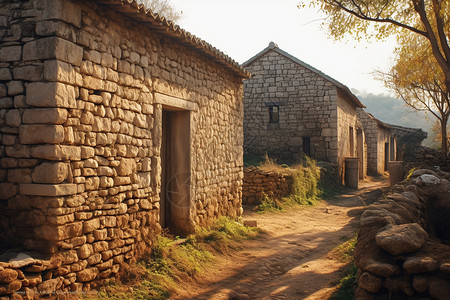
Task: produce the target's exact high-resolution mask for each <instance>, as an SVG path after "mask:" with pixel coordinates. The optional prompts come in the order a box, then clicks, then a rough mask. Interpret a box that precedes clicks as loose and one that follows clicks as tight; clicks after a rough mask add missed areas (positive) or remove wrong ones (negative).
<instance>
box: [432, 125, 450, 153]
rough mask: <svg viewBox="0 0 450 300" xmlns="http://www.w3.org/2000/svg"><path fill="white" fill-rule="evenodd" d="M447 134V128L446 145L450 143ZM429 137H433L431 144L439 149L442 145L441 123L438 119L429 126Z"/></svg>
mask: <svg viewBox="0 0 450 300" xmlns="http://www.w3.org/2000/svg"><path fill="white" fill-rule="evenodd" d="M449 134H450V132H449V131H448V130H447V145H448V144H449V143H450V140H449V139H448V136H449ZM431 137H432V139H433V146H437V147H438V149H440V147H442V146H441V145H442V133H441V124H440V123H439V122H438V121H436V123H434V125H433V127H431ZM441 150H442V149H441Z"/></svg>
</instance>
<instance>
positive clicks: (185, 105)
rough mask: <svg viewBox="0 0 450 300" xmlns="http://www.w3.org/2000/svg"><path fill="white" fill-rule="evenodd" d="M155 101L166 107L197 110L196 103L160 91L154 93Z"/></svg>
mask: <svg viewBox="0 0 450 300" xmlns="http://www.w3.org/2000/svg"><path fill="white" fill-rule="evenodd" d="M155 103H156V104H161V105H162V106H163V108H168V109H174V110H190V111H198V104H197V103H194V102H191V101H188V100H184V99H181V98H177V97H173V96H169V95H164V94H160V93H155Z"/></svg>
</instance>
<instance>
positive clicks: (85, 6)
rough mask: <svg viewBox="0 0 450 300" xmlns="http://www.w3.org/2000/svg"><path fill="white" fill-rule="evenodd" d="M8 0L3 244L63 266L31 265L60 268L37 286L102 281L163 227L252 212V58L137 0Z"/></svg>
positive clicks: (0, 40)
mask: <svg viewBox="0 0 450 300" xmlns="http://www.w3.org/2000/svg"><path fill="white" fill-rule="evenodd" d="M0 4H1V5H0V157H1V158H0V167H1V169H0V249H1V251H2V252H4V251H6V250H7V249H13V248H14V249H19V250H22V251H24V250H33V251H36V252H37V253H38V254H40V255H41V256H42V259H50V262H54V261H57V262H58V263H49V262H48V261H47V260H45V261H43V260H39V261H38V260H35V259H32V260H28V261H27V263H25V265H24V264H19V265H20V267H22V271H23V270H24V269H23V268H27V269H26V270H28V271H27V272H34V273H33V274H32V275H33V276H34V277H33V278H37V277H36V276H41V275H42V274H44V272H45V274H46V277H45V278H47V279H48V278H52V279H51V280H52V281H51V283H46V285H45V287H42V286H41V285H40V283H39V282H41V281H42V280H43V278H42V277H39V278H40V280H38V281H36V280H35V281H33V282H34V283H33V284H31V285H30V284H29V285H28V287H27V288H28V289H30V288H31V290H33V289H38V291H40V290H45V291H46V290H47V288H48V286H51V288H50V289H49V291H50V292H51V291H52V290H53V291H54V290H55V289H56V288H57V289H58V290H61V291H67V290H69V289H71V290H74V291H79V290H80V289H81V288H84V289H89V287H90V282H96V281H98V280H100V279H103V278H106V277H108V276H110V275H111V274H113V273H117V271H118V270H119V268H120V265H121V263H122V262H124V261H129V260H131V259H133V258H135V257H137V255H138V254H140V253H143V252H144V251H145V250H146V249H147V247H148V244H149V243H151V241H152V239H154V238H155V236H156V235H157V234H158V233H159V232H160V231H161V228H164V227H169V228H170V229H171V230H172V231H173V232H174V233H177V234H178V233H181V234H185V233H189V232H192V231H193V230H194V228H195V226H201V225H205V224H208V223H210V222H211V221H212V220H214V219H215V218H216V217H217V216H220V215H227V216H230V217H236V216H239V215H240V214H241V211H242V208H241V197H242V180H243V169H242V167H243V160H242V157H243V150H242V144H243V134H242V131H243V102H242V94H243V88H242V87H243V84H242V81H243V79H244V78H248V76H249V74H248V73H247V72H246V71H245V70H244V69H243V68H242V67H241V66H239V65H238V64H237V63H236V62H234V61H233V60H232V59H231V58H229V57H228V56H226V55H224V54H223V53H222V52H220V51H219V50H217V49H216V48H214V47H212V46H211V45H209V44H207V43H206V42H204V41H203V40H200V39H199V38H197V37H195V36H192V35H191V34H190V33H188V32H186V31H184V30H182V29H180V28H179V27H178V26H176V25H174V24H173V23H172V22H168V21H167V20H165V19H164V18H161V17H159V16H158V15H154V14H153V13H152V12H150V11H146V10H145V9H144V8H143V7H142V6H140V5H138V4H137V2H136V1H133V0H95V1H88V0H78V1H71V0H27V1H7V0H0ZM55 257H58V259H57V260H54V258H55ZM30 264H39V267H36V266H33V265H31V266H30ZM0 266H1V268H0V272H3V270H4V269H5V268H14V266H15V267H18V265H17V264H14V265H13V264H7V263H6V264H0ZM27 272H25V275H26V276H28V275H27V274H28V273H27ZM15 274H17V273H15ZM16 278H17V276H16ZM44 283H45V282H44ZM44 283H42V284H44ZM0 284H4V282H0ZM8 284H9V283H8ZM11 286H12V287H11V289H8V290H7V292H8V293H12V292H14V291H16V290H19V289H22V290H23V289H24V288H25V286H22V281H14V284H12V283H11ZM0 296H1V295H0Z"/></svg>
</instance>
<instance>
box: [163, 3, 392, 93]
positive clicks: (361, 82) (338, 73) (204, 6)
mask: <svg viewBox="0 0 450 300" xmlns="http://www.w3.org/2000/svg"><path fill="white" fill-rule="evenodd" d="M171 3H172V5H173V6H174V8H175V9H177V10H181V11H182V18H181V19H180V20H179V21H178V22H177V24H178V25H180V27H181V28H183V29H185V30H187V31H189V32H190V33H192V34H194V35H195V36H197V37H199V38H201V39H203V40H205V41H206V42H208V43H210V44H211V45H212V46H214V47H216V48H218V49H219V50H221V51H222V52H224V53H225V54H227V55H228V56H230V57H231V58H232V59H234V60H235V61H237V62H238V63H243V62H245V61H247V60H248V59H250V58H251V57H253V56H254V55H256V54H257V53H258V52H260V51H262V50H263V49H264V48H266V47H267V46H268V45H269V42H271V41H273V42H275V43H276V44H277V45H278V46H279V47H280V48H281V49H282V50H284V51H286V52H288V53H289V54H291V55H293V56H295V57H297V58H298V59H300V60H302V61H304V62H306V63H307V64H310V65H311V66H313V67H315V68H316V69H319V70H320V71H322V72H323V73H325V74H327V75H329V76H331V77H332V78H334V79H336V80H338V81H339V82H341V83H343V84H344V85H346V86H347V87H349V88H350V89H352V90H353V91H354V92H355V93H356V94H386V95H387V94H390V92H389V90H387V89H386V88H385V87H384V85H383V83H382V82H380V81H377V80H375V79H374V78H373V75H372V74H371V73H372V72H373V71H375V70H382V71H388V70H389V68H390V66H391V65H392V57H393V55H392V52H393V50H394V48H395V41H394V39H393V38H392V39H390V40H388V41H385V42H371V43H368V42H357V41H355V40H353V39H352V38H351V37H349V38H346V39H345V40H344V41H335V40H334V39H332V38H330V37H328V35H327V29H326V28H322V26H321V24H322V20H323V19H324V17H325V16H324V15H320V14H318V13H317V11H316V9H314V8H306V9H299V8H297V4H298V0H171Z"/></svg>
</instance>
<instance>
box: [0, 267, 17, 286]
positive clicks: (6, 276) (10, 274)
mask: <svg viewBox="0 0 450 300" xmlns="http://www.w3.org/2000/svg"><path fill="white" fill-rule="evenodd" d="M17 276H18V274H17V271H15V270H12V269H5V270H3V271H0V283H3V284H4V283H10V282H13V281H14V280H16V279H17Z"/></svg>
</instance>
